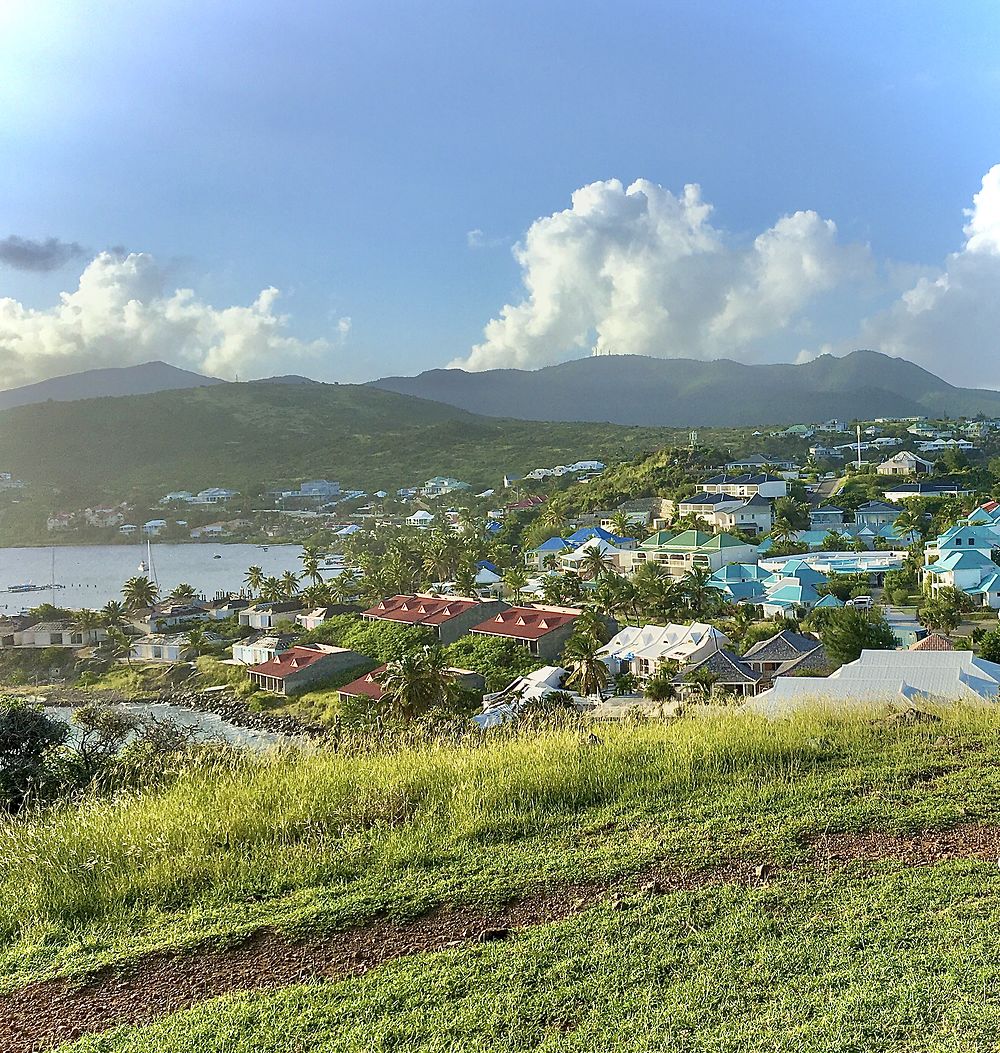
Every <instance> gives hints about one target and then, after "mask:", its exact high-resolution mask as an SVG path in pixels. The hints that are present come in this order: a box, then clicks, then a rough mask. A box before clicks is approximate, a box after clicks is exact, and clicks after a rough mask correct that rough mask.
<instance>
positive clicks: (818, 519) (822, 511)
mask: <svg viewBox="0 0 1000 1053" xmlns="http://www.w3.org/2000/svg"><path fill="white" fill-rule="evenodd" d="M843 526H844V510H843V509H842V508H838V507H837V506H836V505H821V506H820V507H819V508H811V509H809V527H810V529H812V530H824V531H827V532H829V531H831V530H841V529H842V528H843Z"/></svg>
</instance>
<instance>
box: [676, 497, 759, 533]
mask: <svg viewBox="0 0 1000 1053" xmlns="http://www.w3.org/2000/svg"><path fill="white" fill-rule="evenodd" d="M677 510H678V512H679V513H680V514H681V515H682V516H687V515H694V516H697V517H698V518H699V519H702V520H704V521H705V523H707V524H708V525H709V526H711V527H713V528H715V529H716V530H740V531H742V532H744V533H747V534H751V535H756V534H766V533H768V531H769V530H770V529H771V527H772V525H773V523H774V513H773V510H772V506H771V502H770V501H768V499H767V498H766V497H761V496H760V494H755V495H754V496H753V497H749V498H742V497H730V496H729V494H725V493H706V492H705V491H702V492H700V493H697V494H694V495H693V496H691V497H685V498H683V499H682V500H680V501H679V502H678V504H677Z"/></svg>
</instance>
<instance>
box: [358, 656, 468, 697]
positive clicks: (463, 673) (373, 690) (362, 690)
mask: <svg viewBox="0 0 1000 1053" xmlns="http://www.w3.org/2000/svg"><path fill="white" fill-rule="evenodd" d="M385 668H386V667H385V666H384V665H380V666H379V667H378V668H377V669H373V670H372V671H371V672H370V673H366V674H365V675H364V676H360V677H358V679H357V680H352V681H351V683H349V684H345V685H344V686H343V687H342V688H339V689H338V692H337V693H338V694H339V695H340V699H341V701H344V700H345V699H365V698H367V699H370V700H371V701H372V702H381V700H382V674H383V673H384V672H385ZM448 672H449V673H451V674H452V675H453V676H454V678H455V680H456V681H457V682H458V685H459V687H461V688H462V690H463V691H482V690H483V688H484V686H485V680H484V678H483V676H482V675H481V674H480V673H477V672H475V671H474V670H472V669H449V670H448Z"/></svg>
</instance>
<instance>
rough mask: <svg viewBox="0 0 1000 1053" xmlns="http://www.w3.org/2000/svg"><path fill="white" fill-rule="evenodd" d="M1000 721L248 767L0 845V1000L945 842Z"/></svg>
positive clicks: (973, 809) (23, 830)
mask: <svg viewBox="0 0 1000 1053" xmlns="http://www.w3.org/2000/svg"><path fill="white" fill-rule="evenodd" d="M998 724H1000V715H998V714H995V713H993V712H979V713H972V712H969V713H956V714H953V715H951V716H948V717H946V718H945V722H944V723H943V724H942V725H934V726H930V727H928V726H917V727H892V728H888V727H884V726H880V725H878V724H875V723H872V722H865V721H860V720H859V721H852V722H842V723H830V722H826V721H824V720H823V719H821V718H819V717H816V716H804V717H802V718H799V719H796V720H789V721H783V722H777V723H773V724H768V723H766V722H764V721H762V720H759V719H753V718H749V717H746V716H743V715H739V714H733V715H731V716H725V717H722V718H720V719H717V720H697V719H688V720H684V721H682V722H679V723H677V724H673V725H660V724H648V725H639V726H632V727H627V726H626V727H607V728H605V727H601V728H600V729H599V733H600V736H601V738H602V741H601V742H600V743H597V744H595V743H591V742H589V741H587V738H586V735H585V734H582V733H580V732H579V731H576V730H550V731H543V732H539V733H537V734H526V735H522V736H517V737H514V736H498V737H492V738H487V739H485V740H483V741H482V742H481V743H480V742H479V740H475V741H472V742H470V743H467V744H458V745H455V744H447V743H441V744H429V745H415V746H408V747H401V748H399V749H397V750H394V751H390V752H371V753H364V754H361V755H346V754H340V755H337V754H331V753H325V752H314V753H299V752H289V753H278V754H272V755H267V756H263V757H261V756H256V755H244V756H243V757H242V758H241V759H240V761H239V762H238V763H237V764H236V765H235V766H234V767H232V768H228V769H227V768H220V767H211V766H203V767H197V768H194V769H193V770H190V771H187V772H185V773H184V774H182V775H181V776H180V777H179V779H178V780H177V781H176V782H175V783H173V784H171V785H169V786H167V787H165V788H161V789H159V790H156V791H151V792H146V793H144V794H142V795H137V796H132V797H126V798H123V799H119V800H113V801H108V800H105V801H91V802H87V803H84V804H82V805H79V806H67V807H65V808H63V809H60V810H57V811H55V812H52V813H50V814H48V815H46V816H43V817H40V818H37V819H34V820H30V821H27V822H23V823H22V822H13V821H12V822H8V823H6V825H4V826H3V828H2V829H0V846H2V850H3V862H4V866H3V869H2V871H0V934H2V937H3V947H2V949H0V982H2V983H4V984H6V985H8V986H12V985H16V984H19V983H22V982H25V981H27V980H29V979H32V978H37V977H39V976H41V975H50V974H53V973H75V972H79V971H81V970H84V969H88V968H92V967H93V966H95V965H97V964H100V963H103V962H107V961H114V960H119V959H122V958H126V957H128V956H129V955H132V954H137V953H141V952H142V951H144V950H149V949H152V948H156V947H165V946H183V945H187V944H191V943H194V942H197V941H199V940H201V939H205V938H228V937H232V936H235V935H238V934H240V933H244V932H247V931H249V930H252V929H254V928H256V927H259V926H261V925H272V926H278V927H280V928H285V929H289V930H303V929H322V928H331V927H342V926H346V925H350V924H353V923H362V922H365V921H367V920H370V919H372V918H373V917H375V916H377V915H379V914H381V913H388V914H389V915H390V916H396V917H406V916H412V915H415V914H417V913H420V912H422V911H424V910H426V909H427V908H429V907H431V906H433V905H435V904H437V903H441V902H445V901H460V902H467V903H476V902H496V901H499V900H502V899H504V898H506V897H509V896H510V895H512V894H515V893H517V892H521V891H525V890H528V889H531V888H533V887H538V886H541V885H543V884H546V883H549V882H564V881H565V882H569V881H576V880H580V879H581V877H591V878H606V877H612V876H616V875H621V874H625V873H628V872H632V871H634V870H636V869H639V868H641V867H642V866H643V865H645V864H648V863H650V862H652V861H657V860H665V861H668V862H670V863H673V864H676V865H679V866H685V867H691V868H700V867H704V866H706V865H710V864H712V863H714V862H718V861H720V860H723V859H725V858H727V857H733V856H750V857H753V858H761V857H764V858H767V857H771V858H775V859H779V860H791V859H795V858H798V857H800V856H801V855H802V853H803V851H804V849H803V840H802V839H803V838H804V837H807V836H808V835H810V834H815V833H817V832H819V831H822V830H825V829H829V828H832V829H839V828H845V829H850V828H869V827H874V826H878V827H890V828H894V829H901V828H908V827H920V826H925V825H944V824H949V823H953V822H955V821H957V820H959V819H962V818H963V817H977V816H990V815H993V814H995V812H996V809H997V806H998V804H1000V763H998V761H1000V745H998V743H1000V739H998V736H997V730H998Z"/></svg>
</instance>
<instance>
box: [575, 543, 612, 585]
mask: <svg viewBox="0 0 1000 1053" xmlns="http://www.w3.org/2000/svg"><path fill="white" fill-rule="evenodd" d="M580 566H581V568H582V569H583V571H584V573H585V574H586V575H587V577H588V578H590V579H591V581H600V579H601V578H603V577H604V576H605V575H606V574H608V573H609V572H610V571H612V570H614V566H615V563H614V560H613V559H612V558H611V557H610V556H609V555H608V554H607V553H606V552H603V551H601V548H600V546H599V545H589V546H588V547H587V548H585V549H584V550H583V559H582V560H581V561H580Z"/></svg>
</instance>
